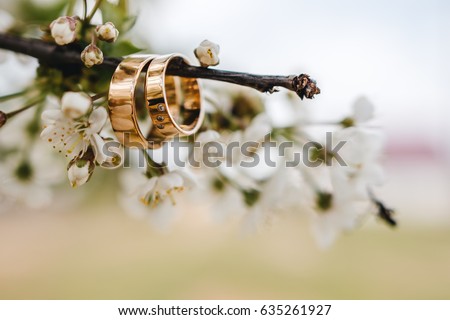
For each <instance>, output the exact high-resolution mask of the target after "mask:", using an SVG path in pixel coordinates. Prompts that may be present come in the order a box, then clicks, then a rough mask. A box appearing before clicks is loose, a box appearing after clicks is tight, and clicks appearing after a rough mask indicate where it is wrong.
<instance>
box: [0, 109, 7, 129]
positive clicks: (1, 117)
mask: <svg viewBox="0 0 450 320" xmlns="http://www.w3.org/2000/svg"><path fill="white" fill-rule="evenodd" d="M6 120H8V117H7V116H6V113H4V112H3V111H0V128H1V127H3V125H4V124H5V123H6Z"/></svg>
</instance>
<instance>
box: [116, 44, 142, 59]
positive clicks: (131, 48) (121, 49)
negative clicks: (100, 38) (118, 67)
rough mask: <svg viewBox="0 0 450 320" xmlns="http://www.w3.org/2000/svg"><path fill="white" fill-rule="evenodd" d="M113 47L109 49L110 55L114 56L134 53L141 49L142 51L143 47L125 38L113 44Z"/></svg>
mask: <svg viewBox="0 0 450 320" xmlns="http://www.w3.org/2000/svg"><path fill="white" fill-rule="evenodd" d="M111 46H112V48H111V50H110V51H109V53H108V55H109V56H112V57H123V56H127V55H129V54H133V53H136V52H139V51H142V49H141V48H138V47H136V46H135V45H134V44H132V43H131V42H130V41H128V40H123V41H119V42H116V43H114V44H112V45H111Z"/></svg>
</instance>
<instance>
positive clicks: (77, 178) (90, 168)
mask: <svg viewBox="0 0 450 320" xmlns="http://www.w3.org/2000/svg"><path fill="white" fill-rule="evenodd" d="M94 169H95V165H94V162H93V161H91V160H85V159H79V158H75V159H73V160H72V161H70V163H69V166H68V168H67V176H68V177H69V181H70V185H71V186H72V187H74V188H76V187H79V186H82V185H83V184H85V183H86V182H88V181H89V179H90V178H91V176H92V173H93V172H94Z"/></svg>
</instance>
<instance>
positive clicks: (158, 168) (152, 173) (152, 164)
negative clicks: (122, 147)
mask: <svg viewBox="0 0 450 320" xmlns="http://www.w3.org/2000/svg"><path fill="white" fill-rule="evenodd" d="M142 154H143V155H144V158H145V162H146V163H147V170H146V172H145V174H146V175H147V177H148V178H151V177H158V176H161V175H163V174H164V173H166V170H165V165H164V164H159V163H157V162H156V161H155V160H153V159H152V157H150V155H149V154H148V152H147V150H145V149H142Z"/></svg>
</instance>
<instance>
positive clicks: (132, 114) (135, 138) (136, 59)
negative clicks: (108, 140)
mask: <svg viewBox="0 0 450 320" xmlns="http://www.w3.org/2000/svg"><path fill="white" fill-rule="evenodd" d="M155 57H156V56H155V55H147V56H132V57H128V58H125V59H124V60H123V61H122V62H121V63H120V64H119V66H118V67H117V69H116V71H115V72H114V75H113V77H112V79H111V84H110V88H109V96H108V106H109V110H110V117H111V124H112V127H113V129H114V132H115V134H116V136H117V138H118V139H119V141H120V143H122V144H123V145H124V146H127V147H138V148H141V149H144V148H148V147H149V143H148V141H147V139H146V137H145V135H144V134H143V133H142V132H141V130H140V128H139V124H138V119H137V109H136V86H137V84H138V82H139V77H140V75H141V73H142V71H143V70H144V68H145V67H146V66H147V65H148V63H149V62H150V61H151V60H152V59H153V58H155Z"/></svg>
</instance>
